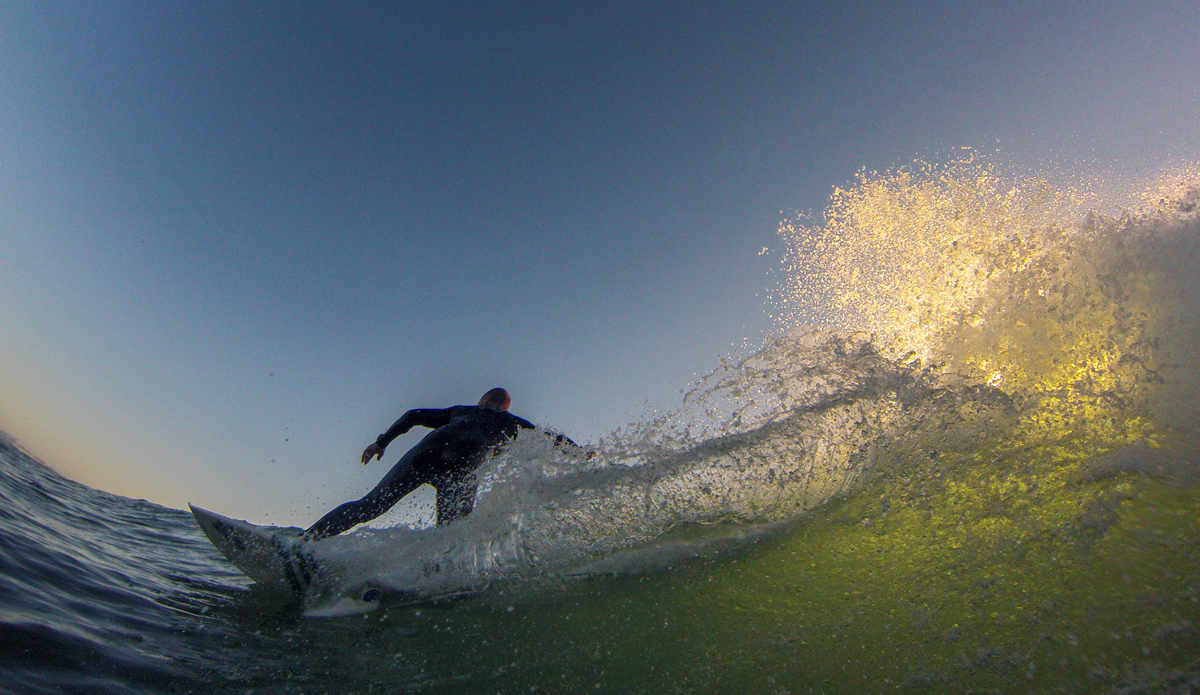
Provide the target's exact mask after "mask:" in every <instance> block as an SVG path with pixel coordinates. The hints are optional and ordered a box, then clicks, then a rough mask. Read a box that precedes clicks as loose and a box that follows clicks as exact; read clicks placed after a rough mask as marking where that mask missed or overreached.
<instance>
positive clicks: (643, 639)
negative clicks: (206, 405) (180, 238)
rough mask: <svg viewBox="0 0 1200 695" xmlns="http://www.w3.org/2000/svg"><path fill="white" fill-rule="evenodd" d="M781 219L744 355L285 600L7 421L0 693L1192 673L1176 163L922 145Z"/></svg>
mask: <svg viewBox="0 0 1200 695" xmlns="http://www.w3.org/2000/svg"><path fill="white" fill-rule="evenodd" d="M780 233H781V243H782V244H783V245H784V246H785V247H786V249H787V254H786V257H785V258H784V264H783V266H782V269H783V272H784V277H783V279H782V282H781V284H780V288H779V290H778V292H777V296H776V298H775V303H776V307H777V310H778V312H779V314H780V322H781V329H780V332H779V334H778V335H776V336H774V337H772V338H770V339H768V340H767V341H766V343H765V344H764V345H763V346H762V347H761V348H760V349H758V350H756V351H754V352H752V353H749V354H745V355H740V356H737V357H731V358H729V359H727V360H724V361H722V362H721V363H720V364H719V365H717V366H716V367H715V368H714V370H713V371H712V372H711V373H710V374H709V375H707V376H706V377H705V378H703V379H702V380H700V381H699V382H698V383H697V384H696V385H695V386H694V387H693V388H692V389H691V390H689V391H688V392H687V393H686V394H685V395H684V396H683V398H682V401H681V402H680V404H679V406H678V407H677V408H676V409H674V410H673V411H671V412H669V413H665V414H658V415H655V416H647V417H646V418H644V419H642V420H640V421H638V422H635V423H632V424H630V425H629V426H627V427H625V428H622V429H621V430H618V431H616V432H613V433H611V434H610V435H608V436H607V437H605V438H604V439H603V440H602V441H601V442H600V444H599V447H598V453H597V454H596V455H595V456H594V457H592V458H590V459H588V458H583V457H571V456H568V455H565V454H563V453H561V452H558V451H557V450H555V449H553V448H552V447H549V446H547V445H546V444H545V442H544V441H543V440H544V438H542V437H538V436H533V437H522V438H518V440H517V441H516V442H514V443H513V444H512V445H511V446H510V447H509V448H508V449H507V450H506V451H505V452H504V453H503V454H502V455H501V456H498V457H497V458H495V459H493V460H492V461H491V462H489V463H488V464H487V465H486V466H485V468H484V469H482V474H483V478H484V485H482V486H481V493H480V496H479V499H478V501H477V507H476V511H475V512H474V513H473V514H472V515H471V516H470V517H468V518H466V519H465V520H463V521H461V522H457V523H455V524H451V525H449V526H446V527H443V528H436V529H428V528H420V527H419V526H410V525H404V524H398V525H395V526H393V527H388V528H360V529H358V530H356V531H354V532H351V533H348V534H345V535H343V536H340V537H337V538H333V539H328V540H326V541H320V542H318V543H314V544H311V551H310V552H311V553H312V556H313V558H314V561H315V562H316V564H317V566H318V567H319V568H320V569H319V571H318V572H317V574H316V578H315V580H314V582H313V585H312V587H311V588H310V589H309V591H308V592H307V593H306V594H305V595H303V596H297V595H294V594H292V593H291V592H289V591H287V590H285V589H282V588H279V587H271V586H260V585H256V584H254V583H252V582H251V581H250V580H249V579H247V578H245V577H244V576H243V575H242V574H241V573H240V572H238V571H237V570H236V569H235V568H234V567H233V566H232V565H230V564H229V563H228V562H227V561H226V560H225V559H224V558H223V557H222V556H221V555H220V554H219V553H218V552H217V550H216V549H215V548H214V547H213V546H212V545H211V544H210V543H209V542H208V540H207V539H206V538H205V537H204V536H203V535H202V533H201V532H200V530H199V529H198V528H197V526H196V524H195V522H194V521H193V519H192V517H191V515H190V514H188V513H187V512H185V511H180V510H174V509H168V508H164V507H160V506H157V505H154V504H151V503H149V502H145V501H140V500H131V499H127V498H123V497H118V496H114V495H111V494H108V493H105V492H102V491H99V490H94V489H91V488H88V487H86V486H83V485H80V484H77V483H74V482H72V481H69V480H66V479H64V478H62V477H60V476H59V475H57V474H56V473H55V472H54V471H53V470H52V469H51V468H50V467H48V466H47V465H45V464H43V463H41V462H39V461H37V460H35V459H34V458H32V457H31V456H29V455H27V454H26V453H24V452H23V451H22V450H21V449H20V447H19V443H18V442H15V441H13V440H11V439H10V438H4V439H2V440H0V691H2V692H11V693H64V692H69V693H193V692H194V693H204V694H205V695H211V694H216V693H373V692H379V693H409V692H413V693H454V694H456V695H460V694H462V693H584V692H588V693H592V692H619V693H626V692H628V693H768V694H771V695H783V694H787V693H797V694H798V693H877V692H878V693H892V692H912V693H960V692H975V693H993V692H995V693H1027V692H1036V693H1041V692H1044V693H1097V692H1099V693H1194V692H1200V487H1198V486H1197V482H1198V481H1200V436H1198V427H1197V423H1198V422H1200V403H1198V398H1197V393H1198V387H1200V255H1198V254H1200V176H1198V175H1197V170H1196V169H1195V168H1190V169H1189V168H1186V167H1184V168H1180V169H1178V170H1175V171H1172V172H1167V173H1164V174H1162V175H1161V176H1158V177H1157V178H1155V179H1153V180H1149V181H1143V182H1139V183H1137V184H1136V185H1130V184H1122V185H1119V186H1118V185H1115V184H1111V183H1106V182H1103V181H1099V180H1088V181H1074V182H1071V183H1066V184H1064V183H1061V182H1057V183H1056V182H1054V181H1051V180H1050V179H1049V177H1045V176H1037V175H1030V174H1028V173H1024V174H1016V173H1012V172H1006V171H1002V170H1001V168H1000V167H997V166H993V165H989V164H987V163H985V162H979V161H975V160H970V161H959V162H952V163H950V164H943V165H924V164H916V165H914V166H912V167H906V168H903V169H899V170H897V171H893V172H888V173H885V174H872V175H864V176H863V177H862V178H861V180H860V181H858V182H857V184H856V185H854V186H852V187H849V188H847V189H845V190H838V191H836V192H835V193H834V195H833V197H832V198H831V200H830V204H829V207H828V209H827V210H826V211H825V213H824V215H823V216H821V217H820V218H819V219H816V220H815V221H814V220H810V219H804V218H798V219H796V220H792V221H789V222H788V223H786V224H784V225H783V226H782V228H781V230H780ZM218 511H219V510H218ZM365 592H366V593H369V595H370V599H371V600H363V598H364V595H365ZM376 596H379V598H378V599H376V598H375V597H376Z"/></svg>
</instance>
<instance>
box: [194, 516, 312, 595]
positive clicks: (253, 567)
mask: <svg viewBox="0 0 1200 695" xmlns="http://www.w3.org/2000/svg"><path fill="white" fill-rule="evenodd" d="M188 508H189V509H191V510H192V516H194V517H196V523H197V524H199V525H200V529H201V530H202V531H204V535H206V536H208V539H209V540H210V541H212V544H213V545H215V546H216V547H217V550H219V551H221V554H222V555H224V556H225V557H226V558H227V559H228V560H229V561H230V562H232V563H233V564H234V566H235V567H237V568H238V569H240V570H241V571H242V572H243V573H245V574H246V576H248V577H250V578H251V579H253V580H254V581H256V582H259V583H260V584H273V585H277V586H280V587H283V588H286V589H290V590H292V591H294V592H296V593H297V594H303V593H304V592H305V591H306V590H307V589H308V587H309V586H310V585H311V584H312V581H313V576H314V575H315V574H316V573H317V570H318V566H317V564H316V562H315V561H314V560H313V558H312V556H311V555H309V554H308V553H305V552H303V551H302V550H301V549H300V547H299V543H298V542H297V541H296V540H295V539H293V538H290V537H288V536H287V535H285V534H283V533H281V532H280V530H279V529H277V528H275V527H267V526H255V525H254V524H251V523H248V522H245V521H239V520H238V519H230V518H229V517H225V516H221V515H220V514H216V513H214V512H210V511H208V510H207V509H201V508H200V507H195V506H192V505H190V504H189V505H188Z"/></svg>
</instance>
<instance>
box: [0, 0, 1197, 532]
mask: <svg viewBox="0 0 1200 695" xmlns="http://www.w3.org/2000/svg"><path fill="white" fill-rule="evenodd" d="M1197 45H1200V6H1198V5H1196V3H1194V2H1158V3H1155V2H1150V3H1065V2H1064V3H1054V2H1050V3H1020V2H1004V3H999V2H997V3H949V2H948V3H853V2H849V3H847V2H838V3H825V4H822V3H758V4H755V5H754V7H753V8H750V9H746V8H743V7H739V6H737V5H736V4H734V3H653V4H644V5H636V4H634V3H571V2H566V3H564V2H552V3H551V2H547V3H523V4H500V3H455V2H406V3H350V2H336V3H333V2H331V3H275V2H263V3H219V2H204V3H201V2H190V3H172V2H154V3H141V2H123V3H73V2H72V3H43V2H38V3H32V2H31V3H21V2H12V3H5V4H4V5H3V6H2V7H0V428H2V429H4V430H6V431H8V432H10V433H11V434H13V435H15V436H16V437H18V439H19V440H20V441H21V443H22V444H23V445H24V446H26V447H27V448H28V449H30V450H31V451H33V452H34V453H35V454H37V455H39V456H41V457H42V458H43V459H44V460H46V462H47V463H49V464H51V465H52V466H54V467H55V468H56V469H58V470H59V471H60V472H62V473H64V474H65V475H67V476H69V477H72V478H75V479H78V480H81V481H82V482H85V483H87V484H89V485H92V486H95V487H99V488H102V489H106V490H110V491H114V492H118V493H121V494H125V495H130V496H135V497H145V498H148V499H151V500H153V501H156V502H160V503H164V504H168V505H172V506H182V505H183V504H184V503H185V502H187V501H189V500H190V501H192V502H195V503H197V504H201V505H203V506H208V507H211V508H213V509H215V510H217V511H222V512H225V513H229V514H232V515H234V516H240V517H246V518H250V519H251V520H256V521H271V522H275V523H295V524H301V525H303V524H307V523H309V522H311V521H313V520H315V518H316V517H317V516H319V514H320V513H321V512H323V511H325V510H326V509H328V508H330V507H332V506H333V505H335V504H337V503H339V502H341V501H344V500H345V499H348V498H350V497H353V496H357V495H358V494H360V493H361V492H363V491H365V490H366V489H367V488H369V487H370V486H371V485H372V484H373V483H374V482H375V481H376V480H377V479H378V478H379V477H380V476H382V474H383V473H384V472H385V471H386V465H390V463H391V461H392V460H394V458H395V456H396V455H397V454H398V453H400V452H401V451H402V450H403V449H402V448H401V447H402V446H403V445H404V444H405V443H406V441H405V440H401V441H399V442H397V444H396V445H394V446H393V450H392V451H391V452H390V453H391V454H392V456H391V457H389V458H388V459H387V460H385V462H384V463H382V464H380V463H376V464H373V466H372V467H370V468H367V469H363V468H362V467H361V466H358V464H357V463H356V459H357V456H358V453H359V452H360V451H361V450H362V447H363V446H365V445H366V444H367V443H369V442H370V441H371V440H372V439H373V438H374V436H375V435H376V434H378V433H379V432H380V431H382V430H383V429H384V428H386V427H387V426H388V425H389V424H390V423H391V422H392V420H393V419H394V418H395V417H397V416H398V415H399V414H400V413H401V412H403V410H405V409H407V408H410V407H432V406H443V405H450V404H455V403H465V402H474V401H475V400H476V399H477V398H478V396H479V394H480V393H482V392H483V391H484V390H486V389H487V388H490V387H492V386H497V385H500V386H505V387H507V388H508V389H509V390H510V391H511V392H512V394H513V397H514V404H513V411H514V412H515V413H517V414H520V415H522V416H524V417H527V418H529V419H532V420H534V421H537V422H542V423H546V424H549V425H552V426H554V427H556V428H559V429H561V430H564V431H566V432H567V433H569V434H570V435H572V436H573V437H575V438H577V439H579V440H587V441H595V440H596V439H598V437H600V436H601V435H603V434H604V433H605V432H607V431H609V430H611V429H613V428H615V427H618V426H620V425H622V424H624V423H627V422H630V421H632V420H634V419H636V418H637V417H638V416H639V414H641V413H642V412H644V410H645V408H646V407H647V405H649V407H664V406H670V405H671V404H672V403H673V402H674V401H675V400H676V398H677V393H678V391H679V389H681V388H683V387H685V386H686V385H687V384H689V383H690V382H691V381H692V380H693V378H694V377H695V376H696V375H697V374H698V373H702V372H705V371H707V370H709V369H711V368H712V367H713V366H715V364H716V359H717V355H719V354H722V353H725V352H727V351H729V350H731V349H732V348H733V347H735V346H741V345H744V344H749V345H751V346H752V345H755V344H757V343H758V342H759V341H761V339H762V337H763V335H764V334H766V333H769V332H771V331H774V330H778V327H777V326H775V325H774V324H773V323H772V320H771V317H770V312H771V307H770V305H769V303H768V302H767V300H766V297H767V296H768V294H769V293H770V291H771V289H772V288H773V287H774V286H775V284H776V283H778V282H779V281H780V277H779V275H778V274H777V273H774V272H773V271H774V268H775V267H776V266H777V265H778V262H779V260H780V254H778V253H770V252H769V253H766V254H763V255H760V251H761V250H762V249H763V248H764V247H765V248H767V249H769V250H772V251H774V250H777V249H778V248H779V247H780V243H779V241H778V240H777V239H776V229H777V227H778V224H779V222H780V221H781V220H782V219H784V218H785V217H786V216H788V215H791V214H792V213H793V212H794V211H796V210H809V211H815V212H819V211H820V209H821V207H822V205H823V202H824V200H825V198H826V197H827V196H828V194H829V192H830V190H831V189H832V187H833V186H835V185H844V184H846V183H847V182H848V181H850V180H851V179H852V178H853V176H854V174H855V172H857V171H858V170H860V169H862V168H866V169H868V170H873V169H886V168H889V167H894V166H897V165H903V164H906V163H908V162H910V161H911V160H912V159H913V158H914V157H918V156H919V157H924V158H931V159H938V158H944V157H946V156H950V155H951V154H952V153H954V152H956V151H959V150H958V148H960V147H974V148H976V149H979V150H985V151H991V150H997V149H998V150H999V151H1000V154H999V155H998V156H999V157H1001V158H1002V159H1004V160H1005V161H1011V162H1016V163H1019V164H1021V165H1025V166H1035V167H1036V166H1055V167H1065V168H1072V167H1074V168H1085V169H1086V168H1089V167H1093V168H1094V167H1100V168H1105V167H1111V168H1114V169H1118V170H1129V171H1134V170H1137V169H1139V168H1147V167H1154V166H1156V165H1157V164H1160V163H1162V162H1164V161H1167V160H1170V159H1173V158H1188V157H1194V156H1195V154H1196V153H1197V149H1198V146H1200V116H1198V115H1197V114H1200V57H1198V56H1200V53H1197V51H1196V48H1195V47H1196V46H1197ZM410 436H411V435H410ZM407 443H411V440H408V442H407Z"/></svg>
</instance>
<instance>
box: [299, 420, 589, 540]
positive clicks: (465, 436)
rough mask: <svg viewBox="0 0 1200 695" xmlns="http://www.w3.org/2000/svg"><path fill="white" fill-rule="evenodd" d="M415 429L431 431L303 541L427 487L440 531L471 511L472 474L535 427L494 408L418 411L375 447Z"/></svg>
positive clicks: (332, 532)
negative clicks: (434, 495) (431, 492)
mask: <svg viewBox="0 0 1200 695" xmlns="http://www.w3.org/2000/svg"><path fill="white" fill-rule="evenodd" d="M418 426H419V427H429V428H432V429H433V431H432V432H430V433H429V434H427V435H425V438H424V439H422V440H421V441H420V443H418V444H417V445H416V446H414V447H413V448H412V449H409V451H408V453H407V454H405V455H404V456H403V457H401V459H400V460H399V461H398V462H396V465H395V466H392V470H390V471H388V474H387V475H385V476H384V477H383V480H380V481H379V484H378V485H376V486H375V489H374V490H371V491H370V492H368V493H367V495H366V496H365V497H363V498H362V499H360V500H355V501H353V502H347V503H346V504H343V505H341V506H340V507H338V508H337V509H334V510H333V511H332V512H329V513H328V514H326V515H325V516H323V517H321V520H320V521H318V522H317V523H315V524H313V525H312V528H310V529H308V530H307V531H305V532H304V535H305V537H307V538H310V539H313V540H316V539H320V538H328V537H329V536H336V535H337V534H339V533H341V532H342V531H345V530H346V529H349V528H350V527H352V526H354V525H356V524H361V523H362V522H364V521H370V520H371V519H374V518H375V517H377V516H379V515H381V514H383V513H384V512H386V511H387V510H389V509H391V508H392V505H394V504H396V502H398V501H400V498H402V497H404V496H405V495H407V494H408V493H410V492H412V491H413V490H416V489H417V488H418V487H420V486H421V485H423V484H425V483H429V484H430V485H432V486H433V487H434V488H436V489H437V523H438V525H439V526H440V525H442V524H445V523H447V522H450V521H452V520H454V519H457V518H459V517H461V516H466V515H467V514H470V513H471V509H472V508H474V506H475V489H476V487H477V481H476V479H475V470H476V469H477V468H479V466H480V465H482V464H483V462H484V461H486V460H487V459H488V457H489V456H490V455H492V454H493V453H495V452H496V450H498V449H499V447H500V446H501V445H502V444H504V443H505V442H506V441H508V440H511V439H513V438H514V437H516V436H517V431H518V430H522V429H526V430H531V429H533V427H534V425H533V423H531V422H529V421H528V420H525V419H523V418H519V417H517V416H515V415H511V414H509V413H508V412H506V411H503V410H497V409H494V408H483V407H479V406H475V405H456V406H452V407H450V408H441V409H438V408H420V409H416V410H410V411H408V412H407V413H405V414H404V415H403V416H401V418H400V419H399V420H397V421H396V422H395V424H393V425H392V426H391V427H389V428H388V431H387V432H384V433H383V434H381V435H379V438H378V439H376V440H375V443H376V444H377V445H379V447H380V449H384V448H387V445H388V444H391V443H392V440H393V439H395V438H396V437H399V436H400V435H402V434H404V433H405V432H408V431H409V430H410V429H412V428H413V427H418ZM551 437H552V438H553V439H554V440H555V444H568V445H570V446H572V447H577V446H578V445H577V444H575V442H573V441H571V440H570V439H568V438H567V437H566V436H565V435H561V434H560V435H551Z"/></svg>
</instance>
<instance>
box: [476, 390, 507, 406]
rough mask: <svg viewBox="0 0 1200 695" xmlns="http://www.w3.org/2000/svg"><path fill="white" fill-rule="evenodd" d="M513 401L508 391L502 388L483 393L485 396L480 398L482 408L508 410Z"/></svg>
mask: <svg viewBox="0 0 1200 695" xmlns="http://www.w3.org/2000/svg"><path fill="white" fill-rule="evenodd" d="M510 403H512V398H509V396H508V391H505V390H504V389H501V388H495V389H492V390H491V391H488V392H487V393H485V394H483V398H480V399H479V407H480V408H494V409H496V410H508V406H509V404H510Z"/></svg>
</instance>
